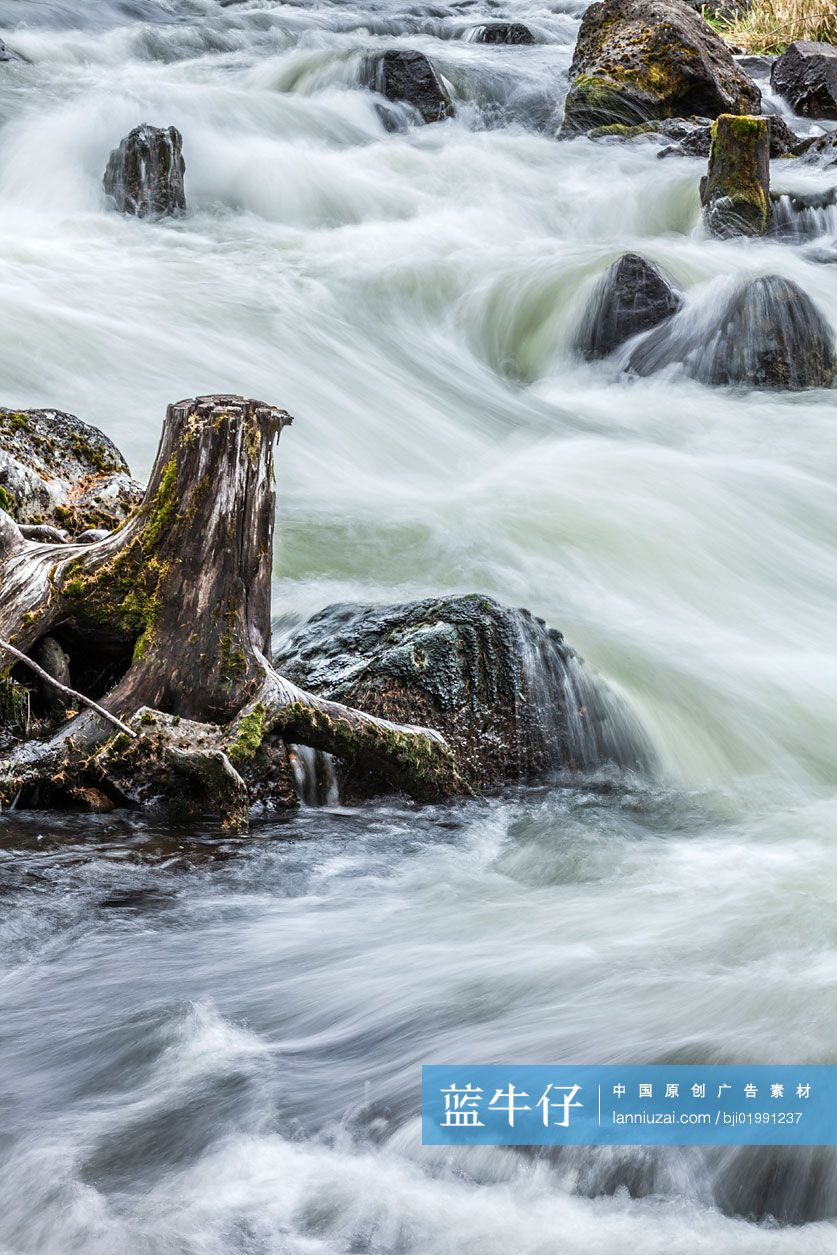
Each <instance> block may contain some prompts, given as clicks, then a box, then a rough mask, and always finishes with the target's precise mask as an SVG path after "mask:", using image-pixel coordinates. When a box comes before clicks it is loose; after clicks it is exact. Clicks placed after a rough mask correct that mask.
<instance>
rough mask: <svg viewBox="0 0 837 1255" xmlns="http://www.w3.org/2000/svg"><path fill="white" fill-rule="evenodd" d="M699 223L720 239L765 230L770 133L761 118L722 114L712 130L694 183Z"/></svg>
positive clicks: (767, 220) (768, 213)
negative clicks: (700, 212)
mask: <svg viewBox="0 0 837 1255" xmlns="http://www.w3.org/2000/svg"><path fill="white" fill-rule="evenodd" d="M700 203H701V205H702V206H703V217H704V221H705V223H706V225H707V227H708V229H709V231H710V232H711V233H712V235H716V236H719V237H720V238H721V239H727V238H729V237H731V236H735V235H765V234H766V233H767V231H768V230H769V228H770V218H771V203H770V132H769V130H768V125H767V119H766V118H752V117H741V116H740V115H736V114H722V115H721V117H720V118H718V120H717V121H716V122H715V124H714V126H713V127H712V147H711V149H710V152H709V170H708V172H707V173H706V174H705V175H704V177H703V178H702V179H701V181H700Z"/></svg>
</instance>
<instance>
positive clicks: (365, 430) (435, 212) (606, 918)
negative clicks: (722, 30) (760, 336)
mask: <svg viewBox="0 0 837 1255" xmlns="http://www.w3.org/2000/svg"><path fill="white" fill-rule="evenodd" d="M583 8H584V4H583V3H581V2H578V3H576V2H574V0H565V3H557V4H538V3H536V2H535V0H508V3H504V4H503V6H502V8H501V9H500V8H496V9H495V7H494V6H493V5H492V4H491V3H490V2H489V3H485V4H481V3H478V2H474V3H461V4H449V5H445V4H439V5H435V4H431V5H426V6H425V5H421V4H416V5H413V6H406V5H402V4H401V3H399V2H397V0H393V2H392V3H387V2H386V0H380V2H379V3H377V4H376V3H374V2H373V0H368V2H367V3H363V2H362V0H358V4H357V5H356V4H355V3H353V2H352V0H349V2H348V3H315V2H314V0H300V2H299V3H296V4H293V5H283V4H279V3H273V2H271V0H245V2H244V3H238V4H236V3H227V4H222V3H218V2H217V0H97V2H96V3H95V4H94V3H82V2H81V0H17V2H15V0H0V30H2V32H3V34H4V35H5V36H6V38H7V39H8V41H9V43H11V44H12V45H13V46H14V47H16V48H18V49H19V50H20V51H21V52H23V53H25V54H26V55H27V56H28V57H30V58H31V60H32V62H33V65H31V66H24V67H16V66H3V67H0V120H2V129H0V236H2V243H1V244H0V272H2V277H3V302H2V306H0V329H1V330H2V334H0V373H2V380H3V395H2V398H0V400H2V402H3V404H8V405H19V406H26V405H52V406H58V407H60V408H63V409H66V410H70V411H72V412H75V413H77V414H79V415H80V416H82V417H84V418H86V419H89V420H90V421H92V422H94V423H96V424H98V425H99V426H101V427H102V428H103V429H104V430H105V431H106V432H107V433H108V434H109V435H110V436H112V437H113V438H114V439H115V440H116V441H117V443H119V444H120V445H121V447H122V448H123V449H124V451H125V453H126V455H127V456H128V458H129V460H130V461H131V463H132V466H133V468H134V470H135V472H136V473H138V474H145V473H146V472H147V470H148V468H149V466H150V463H151V460H152V458H153V455H154V452H155V449H156V442H157V438H158V434H159V429H160V424H161V420H162V415H163V411H164V407H165V404H166V403H167V402H168V401H172V400H175V399H178V398H180V397H183V396H191V395H195V394H198V393H206V392H213V391H237V392H244V393H247V394H248V395H252V396H258V397H263V398H264V399H265V400H267V401H270V402H274V403H277V404H280V405H283V406H285V407H286V408H287V409H289V410H290V411H291V412H292V413H293V414H294V415H295V416H296V419H297V422H296V424H295V426H294V427H293V428H292V429H291V430H290V431H288V432H286V433H285V435H284V436H283V438H282V442H281V445H280V448H279V474H280V480H279V518H278V523H279V530H278V544H277V555H276V568H275V570H276V581H275V590H274V593H275V609H276V613H277V619H278V620H279V621H278V622H277V629H278V630H281V627H282V620H284V621H285V622H291V621H295V620H297V619H298V618H299V617H301V616H304V615H307V614H308V613H310V612H312V611H314V610H316V609H318V608H319V607H321V606H323V605H325V604H326V603H327V602H329V601H333V600H336V599H346V598H351V599H364V600H385V601H389V602H392V601H395V600H398V599H407V598H410V597H413V596H418V595H422V596H425V595H428V594H434V593H438V592H441V591H448V590H463V591H473V590H478V591H482V592H486V593H491V594H493V595H495V596H497V597H498V598H499V599H501V600H502V601H505V602H508V603H511V604H520V605H526V606H528V607H529V608H530V609H531V610H532V611H533V612H535V613H537V614H539V615H542V616H544V617H545V618H547V619H548V620H549V621H550V622H551V623H552V624H553V625H554V626H556V627H558V628H560V629H561V630H562V631H564V632H565V633H566V635H567V637H568V638H569V640H570V641H571V642H572V643H573V644H574V645H575V646H576V647H577V648H578V649H579V651H580V652H581V653H582V654H583V655H584V656H585V657H586V658H587V659H588V660H589V661H590V662H591V663H592V664H593V665H594V666H596V667H597V668H598V669H599V670H600V671H601V672H602V673H603V674H604V675H605V676H606V677H607V678H608V679H609V680H610V682H611V683H612V684H613V685H614V686H615V687H617V688H618V689H619V690H620V691H621V692H622V694H623V695H624V696H625V697H626V699H627V700H628V701H629V702H630V703H631V705H632V706H633V708H634V710H635V711H636V713H637V715H638V717H639V718H640V719H641V721H642V723H643V725H644V727H645V729H646V730H647V732H648V735H649V736H650V737H651V739H652V740H653V742H654V745H655V747H656V749H657V752H658V756H659V762H660V770H659V774H658V776H657V777H656V778H654V779H618V778H616V779H613V778H610V779H602V780H600V781H597V782H591V784H590V786H589V787H581V786H578V787H575V788H567V789H563V790H557V791H555V790H533V791H529V792H526V793H523V794H520V795H517V796H513V797H510V798H505V799H500V800H496V801H493V802H490V803H484V804H477V803H474V804H468V805H465V806H461V807H451V808H445V809H439V810H435V809H429V810H428V809H425V810H420V809H418V808H413V807H409V806H406V805H403V806H402V805H398V804H395V803H388V804H385V805H377V806H368V807H364V808H360V809H358V810H356V811H354V812H346V811H340V810H339V809H338V810H325V811H323V810H304V811H302V812H301V813H300V814H299V815H298V816H297V817H296V818H293V819H290V820H288V821H286V822H282V823H277V824H275V825H273V826H270V827H262V828H260V829H258V830H257V831H256V832H255V834H254V836H253V837H251V838H250V839H249V840H248V841H241V842H230V841H224V840H222V839H220V838H218V837H217V834H215V835H214V834H212V833H208V834H205V835H201V834H198V835H195V834H186V833H181V834H178V833H176V832H172V831H171V830H164V829H161V828H159V827H156V828H155V827H154V826H149V825H148V824H141V823H139V822H138V821H136V820H135V819H133V818H130V817H127V818H126V817H125V816H121V817H120V816H118V815H113V816H109V817H100V818H95V819H94V818H87V817H84V818H81V817H80V818H78V819H73V820H65V821H63V822H61V823H58V822H57V821H56V819H55V817H53V816H49V815H30V816H25V815H23V814H11V815H10V814H7V815H4V816H3V817H2V818H0V887H2V892H3V911H2V923H0V967H2V982H0V1111H1V1112H2V1129H3V1136H2V1141H0V1156H1V1157H2V1164H0V1251H2V1252H3V1255H70V1253H72V1252H81V1253H83V1255H139V1253H140V1252H143V1253H147V1255H278V1253H280V1252H281V1253H283V1255H284V1253H286V1252H287V1253H288V1255H297V1253H299V1255H302V1253H306V1255H307V1253H309V1252H328V1253H337V1252H375V1253H386V1255H395V1253H396V1252H404V1253H407V1252H410V1253H415V1255H437V1253H438V1255H441V1253H445V1255H447V1253H452V1255H460V1253H464V1252H469V1253H473V1255H484V1253H494V1252H496V1253H497V1255H500V1253H502V1255H506V1253H509V1252H512V1253H518V1252H519V1253H521V1255H522V1253H527V1255H535V1253H544V1255H546V1253H547V1252H561V1255H577V1253H578V1255H582V1253H583V1255H588V1253H589V1255H622V1253H623V1252H625V1251H626V1250H635V1251H638V1252H642V1255H656V1253H659V1255H663V1253H664V1255H693V1253H694V1255H697V1253H699V1252H700V1253H703V1252H713V1253H714V1252H724V1253H725V1255H743V1253H745V1252H746V1253H748V1255H749V1253H753V1255H761V1253H764V1255H773V1253H777V1255H778V1253H782V1255H785V1253H788V1255H791V1253H792V1255H827V1253H828V1252H833V1251H835V1250H837V1224H835V1219H834V1218H835V1216H837V1156H835V1153H834V1152H830V1151H820V1150H812V1151H795V1150H792V1149H791V1150H786V1151H785V1152H784V1153H781V1154H779V1153H777V1152H774V1151H770V1150H761V1151H747V1150H737V1151H728V1152H725V1153H723V1154H722V1153H720V1152H713V1151H703V1150H691V1151H681V1150H673V1149H672V1150H668V1151H665V1152H651V1151H640V1150H622V1151H618V1152H616V1151H612V1152H605V1151H602V1150H588V1151H583V1152H578V1151H576V1152H572V1153H565V1154H563V1155H559V1154H556V1155H552V1156H549V1155H538V1156H532V1155H529V1154H526V1153H520V1152H518V1151H512V1150H505V1151H504V1150H492V1149H487V1150H469V1151H464V1150H461V1151H449V1150H447V1151H440V1150H431V1149H430V1148H426V1149H422V1147H421V1145H420V1134H419V1122H418V1118H417V1102H418V1076H419V1071H418V1070H419V1065H420V1064H421V1063H422V1062H453V1061H462V1062H470V1061H492V1060H498V1061H516V1062H544V1063H545V1062H562V1061H584V1062H609V1061H617V1060H624V1061H632V1062H643V1061H651V1060H653V1061H660V1062H662V1061H698V1060H701V1061H710V1062H712V1061H717V1062H721V1061H730V1062H764V1063H768V1062H803V1061H819V1062H837V1046H836V1045H835V1027H836V1026H837V867H836V866H835V848H837V847H836V846H835V838H837V831H835V827H836V826H835V820H834V816H835V796H836V795H837V762H835V753H834V746H835V741H837V662H835V649H834V645H835V641H836V640H837V613H835V611H837V598H835V592H834V590H835V586H837V550H835V545H834V539H835V535H837V493H836V492H835V485H834V471H835V452H836V451H837V438H836V437H835V431H836V430H837V426H836V425H835V394H834V393H825V392H819V393H817V392H808V393H801V394H785V395H782V394H764V393H747V392H744V393H737V392H734V391H732V390H724V389H716V390H710V389H708V388H705V387H703V386H701V385H699V384H697V383H693V382H689V381H687V380H684V379H681V378H677V377H676V376H667V377H661V376H658V377H656V378H650V379H645V380H638V379H632V380H627V379H626V378H624V377H621V376H620V375H619V374H618V373H617V371H616V369H615V368H614V367H613V366H612V365H609V364H602V363H582V362H580V361H578V360H576V359H574V358H573V356H572V355H571V351H570V346H571V344H572V339H573V334H574V330H575V327H576V325H577V322H578V318H579V316H580V311H581V309H582V308H583V305H584V302H585V299H586V297H587V295H588V294H589V291H590V288H591V285H592V283H593V282H594V281H595V278H596V276H597V275H598V274H600V273H601V271H602V270H603V269H604V268H605V267H606V266H607V265H608V264H609V263H610V262H611V261H612V260H613V258H614V257H616V256H618V255H619V253H621V252H623V251H625V250H626V249H631V250H633V251H637V252H640V253H642V254H643V255H644V256H646V257H649V258H651V259H653V260H655V261H657V262H658V263H660V264H662V265H663V266H664V267H665V268H666V269H668V270H669V271H670V272H671V273H672V274H673V275H674V276H675V277H676V279H677V280H678V281H679V282H680V283H681V284H682V285H683V287H684V288H685V289H686V291H687V296H688V299H690V300H692V299H693V300H695V301H696V302H703V303H705V302H707V301H712V300H715V299H718V295H719V294H722V291H723V290H724V286H725V285H726V284H727V283H728V282H729V280H730V277H731V276H743V275H758V274H765V273H778V274H781V275H784V276H787V277H790V278H793V279H795V280H797V281H798V282H799V283H800V284H801V285H802V287H803V288H804V289H805V290H806V291H807V292H808V293H809V294H810V295H811V296H812V297H813V299H814V300H815V301H816V302H817V304H818V305H819V306H820V308H821V309H822V310H823V311H824V313H825V314H826V315H827V316H828V318H829V320H830V322H831V324H832V326H833V327H837V267H835V266H834V265H831V264H828V259H829V258H831V259H832V260H833V259H834V258H835V257H836V256H837V253H835V242H836V241H835V235H837V217H835V216H834V215H831V216H830V211H823V212H822V213H821V214H820V216H819V218H818V219H817V226H816V229H817V230H819V231H821V235H820V236H819V238H816V239H812V240H808V241H798V242H796V243H794V242H792V241H791V242H788V241H782V242H780V241H758V242H743V241H728V242H717V241H710V240H707V239H706V238H704V236H703V233H702V230H701V227H700V224H699V218H698V197H697V182H698V179H699V176H700V174H701V172H702V170H703V168H704V163H702V162H700V161H698V160H693V159H682V160H674V159H672V160H666V161H659V160H658V159H657V156H656V151H657V149H656V147H655V146H654V145H653V144H651V143H645V142H641V143H638V144H633V145H613V144H607V143H605V144H602V143H598V144H597V143H593V142H590V141H588V140H586V139H580V140H576V141H573V142H572V143H569V144H557V143H556V142H555V140H554V138H553V135H554V130H555V126H554V122H550V119H552V118H553V115H554V112H555V110H556V108H559V109H560V101H561V98H562V95H563V93H564V91H565V88H566V69H567V66H568V64H569V60H570V57H571V52H572V46H573V43H574V40H575V35H576V31H577V27H578V18H579V15H580V13H581V11H582V10H583ZM494 14H496V15H507V16H512V17H514V18H519V19H521V20H524V21H527V22H529V23H530V25H531V26H532V28H533V30H534V31H535V32H536V34H537V36H538V40H539V42H538V43H537V44H536V45H535V46H534V47H494V46H492V47H486V46H483V45H479V44H475V43H471V42H468V41H467V40H466V39H463V38H462V37H461V36H462V35H463V33H464V32H465V31H466V30H467V29H468V28H469V27H470V26H472V25H473V24H474V23H475V22H477V21H479V20H481V18H484V17H486V16H492V15H494ZM24 23H25V25H24ZM405 43H406V44H407V46H411V47H416V48H420V49H422V50H424V51H426V52H428V53H429V54H430V55H431V56H432V57H433V58H434V60H435V62H436V64H437V66H438V68H439V69H440V71H441V72H442V73H443V74H444V76H445V77H446V78H447V80H448V81H449V82H450V84H451V85H452V88H453V91H454V95H455V99H456V102H457V105H458V116H457V118H456V119H454V120H452V121H449V122H445V123H443V124H439V125H435V126H429V127H424V128H416V129H413V130H410V131H408V132H406V133H404V134H391V133H388V132H386V131H385V130H384V128H383V125H382V122H381V119H380V117H379V115H378V113H377V112H376V109H375V105H374V99H373V97H372V96H370V95H369V94H368V93H367V92H364V91H362V90H359V89H358V87H357V76H358V70H359V66H360V64H361V61H362V58H363V55H364V53H365V52H366V51H368V50H369V49H371V48H385V47H390V46H399V45H400V46H404V45H405ZM143 121H146V122H151V123H155V124H160V125H167V124H174V125H176V126H177V127H179V128H180V130H181V131H182V133H183V136H184V154H185V157H186V162H187V176H186V177H187V195H188V198H189V203H190V212H189V213H188V214H187V216H185V217H183V218H181V219H177V220H171V221H167V222H163V223H159V224H152V223H149V222H138V221H135V220H131V219H128V218H123V217H121V216H119V215H117V214H115V213H113V212H110V211H108V210H107V208H106V206H105V204H104V200H103V195H102V191H101V176H102V171H103V169H104V165H105V162H106V159H107V155H108V153H109V151H110V150H111V148H112V147H114V146H115V144H116V143H117V142H118V141H119V139H120V138H121V137H122V136H123V135H124V134H126V133H127V131H128V130H130V129H131V128H132V127H133V126H135V125H136V124H138V123H139V122H143ZM831 181H832V182H833V181H834V180H833V176H832V179H831ZM776 183H777V186H779V187H780V188H781V187H785V186H787V187H788V188H792V190H795V191H800V190H802V191H815V190H822V189H824V188H825V187H827V186H828V183H829V180H828V179H827V177H826V176H825V175H824V174H817V173H816V172H811V173H808V174H806V175H804V177H803V176H800V175H792V174H791V173H789V172H788V171H782V172H779V173H777V175H776ZM713 285H714V286H713Z"/></svg>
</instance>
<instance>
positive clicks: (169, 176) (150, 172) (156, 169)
mask: <svg viewBox="0 0 837 1255" xmlns="http://www.w3.org/2000/svg"><path fill="white" fill-rule="evenodd" d="M185 172H186V163H185V161H184V160H183V137H182V136H181V134H180V132H179V131H178V130H177V128H176V127H174V126H169V127H162V128H161V127H157V126H148V125H147V124H143V125H142V126H137V127H134V129H133V131H131V133H130V134H129V135H127V136H126V137H125V139H123V141H122V143H121V144H120V145H119V147H118V148H115V149H114V150H113V152H112V153H111V155H110V159H109V161H108V164H107V169H106V170H105V176H104V179H103V184H104V189H105V192H106V193H107V194H108V196H110V197H111V198H112V200H113V202H114V205H115V206H116V208H117V209H118V210H119V211H120V213H125V214H134V215H135V216H136V217H137V218H161V217H165V216H167V215H170V214H175V213H180V212H181V211H182V210H184V209H185V208H186V194H185V192H184V189H183V175H184V174H185Z"/></svg>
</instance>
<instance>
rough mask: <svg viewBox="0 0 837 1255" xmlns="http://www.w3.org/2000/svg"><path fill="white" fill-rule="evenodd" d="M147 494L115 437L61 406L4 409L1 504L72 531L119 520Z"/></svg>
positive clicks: (0, 415)
mask: <svg viewBox="0 0 837 1255" xmlns="http://www.w3.org/2000/svg"><path fill="white" fill-rule="evenodd" d="M141 499H142V488H141V487H140V485H139V484H137V483H136V481H135V480H133V479H132V478H131V474H130V471H129V469H128V464H127V463H126V461H125V459H124V458H123V456H122V454H121V453H120V452H119V450H118V449H117V447H116V445H115V444H114V443H113V442H112V441H111V440H109V439H108V438H107V436H105V435H103V433H102V432H100V431H99V430H98V429H97V428H96V427H91V426H90V424H89V423H83V422H82V421H81V419H78V418H76V417H75V416H74V415H72V414H65V413H63V412H62V411H60V410H9V409H0V509H3V510H5V511H6V512H7V513H8V514H11V516H12V517H13V518H14V519H15V520H16V521H17V522H18V523H29V524H37V523H45V524H48V525H50V526H52V527H57V528H60V529H62V530H65V531H67V532H69V533H71V534H72V535H77V534H78V533H80V532H83V531H85V530H87V529H88V528H93V527H96V528H98V527H103V528H106V529H107V530H109V531H110V530H113V529H114V528H116V527H119V526H121V524H122V523H123V522H124V521H125V519H126V518H127V517H128V515H129V514H130V513H131V511H132V510H133V509H134V508H135V507H136V505H137V504H138V503H139V501H140V500H141Z"/></svg>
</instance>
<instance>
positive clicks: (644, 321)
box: [575, 253, 682, 358]
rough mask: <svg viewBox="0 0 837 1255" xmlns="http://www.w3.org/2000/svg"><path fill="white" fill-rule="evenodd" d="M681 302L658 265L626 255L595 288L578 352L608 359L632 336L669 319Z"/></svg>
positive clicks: (576, 345) (610, 268)
mask: <svg viewBox="0 0 837 1255" xmlns="http://www.w3.org/2000/svg"><path fill="white" fill-rule="evenodd" d="M681 303H682V298H681V296H680V293H679V292H678V291H677V289H676V288H675V286H674V284H673V283H672V281H671V280H670V279H669V278H667V277H666V276H665V275H664V274H663V272H662V271H661V270H660V269H659V268H658V267H657V266H655V265H654V264H653V263H652V262H649V261H646V260H645V258H644V257H639V256H638V255H637V254H636V253H625V254H624V256H622V257H619V258H618V259H617V260H616V261H615V262H614V263H613V265H612V266H610V267H609V269H608V270H607V271H606V272H605V273H604V274H603V275H602V277H601V279H600V280H599V282H598V284H597V285H596V289H595V291H594V292H593V295H592V296H591V298H590V301H589V303H588V305H587V309H586V310H585V313H584V317H583V318H582V321H581V324H580V326H579V330H578V335H577V337H576V341H575V349H576V352H578V353H581V354H582V355H583V356H584V357H587V358H599V357H607V356H608V355H609V354H610V353H612V352H613V351H614V349H616V348H618V347H619V345H620V344H624V343H625V341H626V340H630V339H631V337H632V336H636V335H639V334H640V332H643V331H648V330H650V328H651V327H656V326H657V325H658V324H659V323H661V322H663V321H664V320H665V319H666V318H670V317H671V316H672V314H675V313H676V312H677V310H678V309H679V308H680V305H681Z"/></svg>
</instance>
